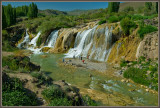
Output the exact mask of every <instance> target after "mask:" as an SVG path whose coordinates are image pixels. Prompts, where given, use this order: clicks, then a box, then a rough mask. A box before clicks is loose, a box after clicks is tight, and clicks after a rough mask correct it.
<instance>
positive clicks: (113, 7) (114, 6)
mask: <svg viewBox="0 0 160 108" xmlns="http://www.w3.org/2000/svg"><path fill="white" fill-rule="evenodd" d="M119 5H120V2H109V3H108V13H112V12H118V10H119Z"/></svg>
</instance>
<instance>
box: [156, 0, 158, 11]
mask: <svg viewBox="0 0 160 108" xmlns="http://www.w3.org/2000/svg"><path fill="white" fill-rule="evenodd" d="M156 12H157V13H158V2H156Z"/></svg>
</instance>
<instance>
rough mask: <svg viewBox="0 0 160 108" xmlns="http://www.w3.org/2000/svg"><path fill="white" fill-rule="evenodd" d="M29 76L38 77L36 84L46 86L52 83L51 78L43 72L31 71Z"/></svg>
mask: <svg viewBox="0 0 160 108" xmlns="http://www.w3.org/2000/svg"><path fill="white" fill-rule="evenodd" d="M31 76H32V77H35V78H36V79H38V82H37V83H38V85H41V84H45V85H47V86H48V85H50V84H52V78H50V77H49V76H46V75H45V74H44V73H43V72H31Z"/></svg>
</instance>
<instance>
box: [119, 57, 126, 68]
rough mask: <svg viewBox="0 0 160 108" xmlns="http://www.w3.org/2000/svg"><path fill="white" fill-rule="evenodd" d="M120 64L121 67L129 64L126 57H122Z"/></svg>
mask: <svg viewBox="0 0 160 108" xmlns="http://www.w3.org/2000/svg"><path fill="white" fill-rule="evenodd" d="M120 66H121V67H124V66H127V62H126V61H125V60H124V59H122V60H121V62H120Z"/></svg>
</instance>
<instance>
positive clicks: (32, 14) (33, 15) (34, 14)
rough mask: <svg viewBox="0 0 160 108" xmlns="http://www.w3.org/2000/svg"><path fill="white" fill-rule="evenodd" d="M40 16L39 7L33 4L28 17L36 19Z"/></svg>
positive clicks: (30, 6)
mask: <svg viewBox="0 0 160 108" xmlns="http://www.w3.org/2000/svg"><path fill="white" fill-rule="evenodd" d="M37 14H38V8H37V5H36V4H34V3H32V4H30V5H29V9H28V17H29V18H31V19H32V18H36V17H37Z"/></svg>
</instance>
